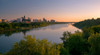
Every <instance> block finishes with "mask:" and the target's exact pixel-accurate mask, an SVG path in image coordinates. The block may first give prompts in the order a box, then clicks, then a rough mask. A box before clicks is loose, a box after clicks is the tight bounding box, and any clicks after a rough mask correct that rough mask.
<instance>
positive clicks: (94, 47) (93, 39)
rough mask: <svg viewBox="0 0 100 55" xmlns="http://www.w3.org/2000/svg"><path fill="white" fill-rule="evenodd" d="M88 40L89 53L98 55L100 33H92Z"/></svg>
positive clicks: (99, 50)
mask: <svg viewBox="0 0 100 55" xmlns="http://www.w3.org/2000/svg"><path fill="white" fill-rule="evenodd" d="M88 42H89V44H90V45H91V47H90V55H100V33H96V34H92V35H91V36H90V37H89V38H88Z"/></svg>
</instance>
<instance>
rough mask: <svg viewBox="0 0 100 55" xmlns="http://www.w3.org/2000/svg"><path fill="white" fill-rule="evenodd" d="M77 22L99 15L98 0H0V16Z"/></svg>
mask: <svg viewBox="0 0 100 55" xmlns="http://www.w3.org/2000/svg"><path fill="white" fill-rule="evenodd" d="M24 15H25V16H26V17H32V18H34V19H36V18H37V19H42V18H46V19H48V20H50V19H55V20H56V21H59V22H62V21H63V22H73V21H75V22H77V21H81V20H84V19H89V18H93V17H94V18H97V17H100V0H0V18H6V19H8V20H12V19H16V18H20V17H22V16H24Z"/></svg>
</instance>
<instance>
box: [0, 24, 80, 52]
mask: <svg viewBox="0 0 100 55" xmlns="http://www.w3.org/2000/svg"><path fill="white" fill-rule="evenodd" d="M76 30H79V31H81V30H80V29H78V28H76V27H74V26H72V25H68V24H55V25H49V26H46V27H41V28H34V29H31V30H21V31H19V30H18V31H12V32H11V31H10V32H5V33H3V34H1V36H0V52H2V53H3V52H7V51H9V50H10V49H11V48H12V46H13V44H14V43H15V42H19V41H20V40H21V39H23V38H24V36H27V35H32V36H34V35H35V36H36V38H39V39H44V38H45V39H48V40H49V41H52V42H55V43H60V42H62V41H61V39H60V37H62V34H63V32H64V31H69V32H72V33H74V32H75V31H76Z"/></svg>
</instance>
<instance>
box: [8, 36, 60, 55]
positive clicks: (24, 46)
mask: <svg viewBox="0 0 100 55" xmlns="http://www.w3.org/2000/svg"><path fill="white" fill-rule="evenodd" d="M59 54H60V46H59V45H56V44H55V43H51V42H48V40H46V39H43V40H39V39H37V40H36V38H35V37H34V38H32V36H27V37H25V40H21V41H20V42H19V43H18V42H17V43H15V44H14V46H13V48H12V49H11V50H10V51H9V52H7V53H6V55H59Z"/></svg>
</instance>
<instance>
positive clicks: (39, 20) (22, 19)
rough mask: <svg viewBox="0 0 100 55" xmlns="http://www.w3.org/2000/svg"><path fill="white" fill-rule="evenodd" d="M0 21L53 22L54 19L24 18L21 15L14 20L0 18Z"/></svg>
mask: <svg viewBox="0 0 100 55" xmlns="http://www.w3.org/2000/svg"><path fill="white" fill-rule="evenodd" d="M0 22H6V23H31V22H55V20H53V19H52V20H50V21H49V20H47V19H45V18H43V19H42V20H41V19H32V18H30V17H28V18H26V17H25V16H24V17H21V18H17V19H15V20H11V21H8V20H7V19H0Z"/></svg>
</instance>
